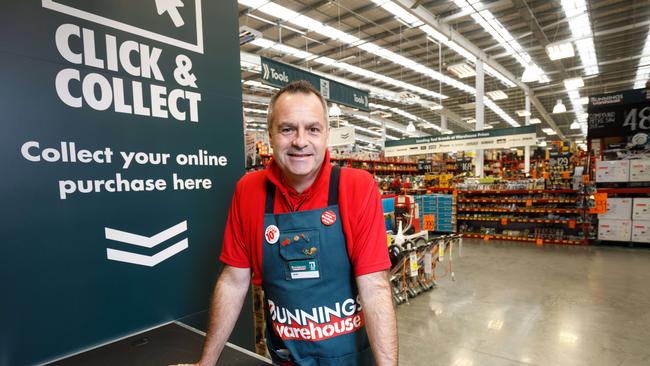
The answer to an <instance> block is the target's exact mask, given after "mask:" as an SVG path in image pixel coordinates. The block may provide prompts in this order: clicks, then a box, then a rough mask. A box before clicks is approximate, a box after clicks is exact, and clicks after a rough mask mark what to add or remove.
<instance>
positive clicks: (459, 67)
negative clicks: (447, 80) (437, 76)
mask: <svg viewBox="0 0 650 366" xmlns="http://www.w3.org/2000/svg"><path fill="white" fill-rule="evenodd" d="M447 71H449V72H450V73H452V74H454V75H456V77H458V78H461V79H465V78H469V77H472V76H476V70H474V68H473V67H471V66H469V65H468V64H466V63H464V62H461V63H458V64H454V65H451V66H449V67H447Z"/></svg>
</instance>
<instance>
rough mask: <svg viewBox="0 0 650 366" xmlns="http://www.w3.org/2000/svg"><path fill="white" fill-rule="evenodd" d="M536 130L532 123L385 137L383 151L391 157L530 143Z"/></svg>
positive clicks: (533, 141) (531, 143)
mask: <svg viewBox="0 0 650 366" xmlns="http://www.w3.org/2000/svg"><path fill="white" fill-rule="evenodd" d="M535 131H536V128H535V126H522V127H514V128H501V129H492V130H484V131H475V132H466V133H458V134H453V135H440V136H429V137H417V138H410V139H404V140H397V141H386V147H385V149H384V152H385V156H386V157H393V156H407V155H423V154H433V153H445V152H453V151H463V150H483V149H507V148H511V147H519V146H531V145H535V144H536V141H537V134H536V133H535Z"/></svg>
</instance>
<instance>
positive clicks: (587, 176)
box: [582, 174, 589, 183]
mask: <svg viewBox="0 0 650 366" xmlns="http://www.w3.org/2000/svg"><path fill="white" fill-rule="evenodd" d="M582 183H589V174H585V175H583V176H582Z"/></svg>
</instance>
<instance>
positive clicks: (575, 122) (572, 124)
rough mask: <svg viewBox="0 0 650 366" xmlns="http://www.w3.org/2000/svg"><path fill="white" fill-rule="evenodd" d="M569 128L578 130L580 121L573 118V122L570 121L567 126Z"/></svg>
mask: <svg viewBox="0 0 650 366" xmlns="http://www.w3.org/2000/svg"><path fill="white" fill-rule="evenodd" d="M569 128H570V129H572V130H579V129H580V123H578V121H577V120H575V119H574V120H573V122H572V123H571V126H569Z"/></svg>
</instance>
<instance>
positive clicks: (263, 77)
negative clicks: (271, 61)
mask: <svg viewBox="0 0 650 366" xmlns="http://www.w3.org/2000/svg"><path fill="white" fill-rule="evenodd" d="M262 68H263V69H264V75H263V76H262V79H268V78H269V67H268V66H267V65H266V64H262Z"/></svg>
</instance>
